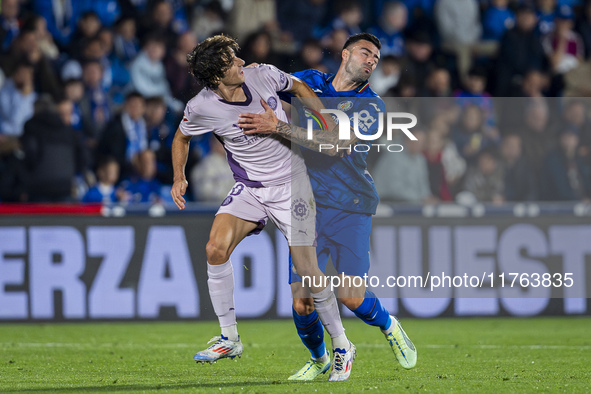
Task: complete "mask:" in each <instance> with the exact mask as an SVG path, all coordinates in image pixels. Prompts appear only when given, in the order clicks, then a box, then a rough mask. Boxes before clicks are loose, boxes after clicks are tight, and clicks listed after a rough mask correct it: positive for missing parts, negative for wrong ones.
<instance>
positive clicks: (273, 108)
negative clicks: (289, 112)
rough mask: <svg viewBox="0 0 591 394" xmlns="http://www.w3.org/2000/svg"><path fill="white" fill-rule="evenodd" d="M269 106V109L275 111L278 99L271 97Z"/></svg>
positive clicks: (268, 101) (268, 102) (268, 100)
mask: <svg viewBox="0 0 591 394" xmlns="http://www.w3.org/2000/svg"><path fill="white" fill-rule="evenodd" d="M267 105H268V106H269V107H271V109H272V110H273V111H274V110H276V109H277V99H276V98H275V97H269V98H268V99H267Z"/></svg>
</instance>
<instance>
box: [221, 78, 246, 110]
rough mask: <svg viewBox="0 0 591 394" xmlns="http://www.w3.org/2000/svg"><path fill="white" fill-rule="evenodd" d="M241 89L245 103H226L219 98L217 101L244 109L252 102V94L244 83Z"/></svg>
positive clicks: (226, 101)
mask: <svg viewBox="0 0 591 394" xmlns="http://www.w3.org/2000/svg"><path fill="white" fill-rule="evenodd" d="M242 89H243V90H244V94H245V95H246V101H228V100H225V99H223V98H220V99H219V100H220V101H221V102H222V103H224V104H230V105H240V106H244V107H245V106H247V105H250V103H251V102H252V94H251V93H250V89H249V88H248V86H246V83H243V84H242Z"/></svg>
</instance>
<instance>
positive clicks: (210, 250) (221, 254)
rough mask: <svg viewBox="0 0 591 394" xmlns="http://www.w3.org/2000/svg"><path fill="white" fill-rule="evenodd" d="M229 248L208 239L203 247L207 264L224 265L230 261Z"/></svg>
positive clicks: (222, 243)
mask: <svg viewBox="0 0 591 394" xmlns="http://www.w3.org/2000/svg"><path fill="white" fill-rule="evenodd" d="M229 251H230V247H229V245H225V244H224V242H220V241H219V240H215V239H210V240H209V242H207V245H206V246H205V254H206V255H207V262H208V263H209V264H212V265H218V264H224V263H225V262H226V261H228V260H229V259H230V253H229Z"/></svg>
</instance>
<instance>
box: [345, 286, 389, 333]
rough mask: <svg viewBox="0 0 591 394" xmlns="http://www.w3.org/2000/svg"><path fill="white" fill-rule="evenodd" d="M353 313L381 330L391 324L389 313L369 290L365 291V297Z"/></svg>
mask: <svg viewBox="0 0 591 394" xmlns="http://www.w3.org/2000/svg"><path fill="white" fill-rule="evenodd" d="M353 313H355V316H357V317H358V318H360V319H361V320H363V321H364V322H365V323H367V324H369V325H370V326H378V327H380V329H382V330H387V329H388V328H390V324H392V321H391V320H392V319H390V313H388V311H387V310H386V308H384V306H383V305H382V303H381V302H380V300H379V299H378V297H376V295H375V294H374V293H372V292H371V291H369V290H366V291H365V299H364V300H363V302H362V303H361V305H359V307H357V309H355V310H354V311H353Z"/></svg>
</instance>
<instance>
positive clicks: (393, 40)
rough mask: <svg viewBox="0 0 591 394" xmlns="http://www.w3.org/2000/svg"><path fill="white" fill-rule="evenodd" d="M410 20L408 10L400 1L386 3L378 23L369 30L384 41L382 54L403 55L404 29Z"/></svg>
mask: <svg viewBox="0 0 591 394" xmlns="http://www.w3.org/2000/svg"><path fill="white" fill-rule="evenodd" d="M407 21H408V10H407V9H406V6H405V5H404V4H403V3H401V2H400V1H391V2H388V3H386V4H384V8H383V11H382V14H381V17H380V21H379V23H378V24H377V25H375V26H373V27H371V28H370V29H369V30H368V32H369V33H371V34H373V35H374V36H376V37H377V38H378V39H379V40H380V42H381V43H382V49H381V52H380V53H381V54H382V56H387V55H392V56H402V55H403V54H404V36H403V35H402V32H403V30H404V29H405V28H406V24H407Z"/></svg>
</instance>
